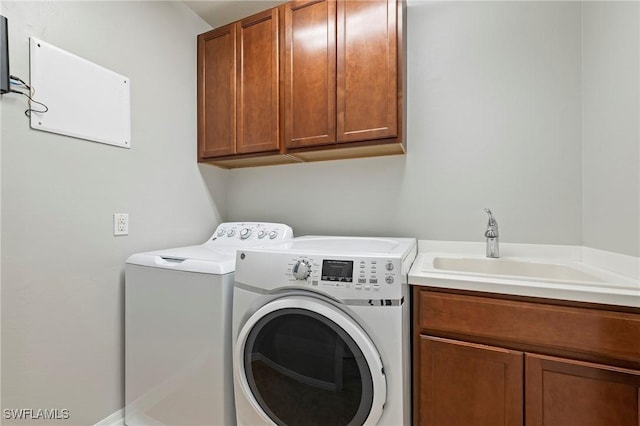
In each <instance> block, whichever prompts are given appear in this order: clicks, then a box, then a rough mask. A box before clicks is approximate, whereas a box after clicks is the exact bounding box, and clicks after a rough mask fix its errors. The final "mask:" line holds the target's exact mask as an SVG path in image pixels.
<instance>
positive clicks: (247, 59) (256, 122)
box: [236, 9, 279, 154]
mask: <svg viewBox="0 0 640 426" xmlns="http://www.w3.org/2000/svg"><path fill="white" fill-rule="evenodd" d="M236 29H237V40H238V49H239V52H238V55H237V56H236V58H237V73H238V77H237V143H236V145H237V152H238V153H239V154H245V153H253V152H265V151H274V150H277V149H278V147H279V144H278V95H279V94H278V90H279V87H278V82H279V80H278V79H279V77H278V10H277V9H270V10H267V11H265V12H262V13H259V14H257V15H254V16H251V17H249V18H246V19H243V20H242V21H240V22H239V23H238V24H237V26H236Z"/></svg>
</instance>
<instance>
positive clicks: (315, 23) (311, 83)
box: [284, 0, 336, 148]
mask: <svg viewBox="0 0 640 426" xmlns="http://www.w3.org/2000/svg"><path fill="white" fill-rule="evenodd" d="M284 10H285V61H284V84H285V94H284V96H285V113H284V114H285V117H284V120H285V129H284V132H285V133H284V134H285V136H284V137H285V143H286V145H287V146H288V147H290V148H295V147H302V146H313V145H326V144H330V143H334V142H335V141H336V33H335V31H336V30H335V23H336V3H335V0H312V1H295V2H291V3H287V4H286V5H285V8H284Z"/></svg>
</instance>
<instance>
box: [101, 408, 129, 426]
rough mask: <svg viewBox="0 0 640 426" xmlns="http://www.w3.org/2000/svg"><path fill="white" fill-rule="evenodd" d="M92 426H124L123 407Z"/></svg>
mask: <svg viewBox="0 0 640 426" xmlns="http://www.w3.org/2000/svg"><path fill="white" fill-rule="evenodd" d="M93 426H124V408H121V409H119V410H118V411H116V412H115V413H113V414H111V415H110V416H108V417H105V418H104V419H102V420H100V421H99V422H98V423H96V424H95V425H93Z"/></svg>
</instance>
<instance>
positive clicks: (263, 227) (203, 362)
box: [125, 222, 293, 426]
mask: <svg viewBox="0 0 640 426" xmlns="http://www.w3.org/2000/svg"><path fill="white" fill-rule="evenodd" d="M292 237H293V232H292V230H291V228H290V227H288V226H286V225H283V224H277V223H256V222H243V223H238V222H235V223H223V224H221V225H219V226H218V227H217V229H216V231H215V232H214V234H213V235H212V236H211V238H209V239H208V240H207V241H206V242H205V243H204V244H202V245H196V246H189V247H179V248H173V249H166V250H159V251H154V252H148V253H139V254H134V255H132V256H131V257H129V259H128V260H127V263H126V266H125V424H126V425H128V426H143V425H144V426H153V425H164V426H171V425H174V426H196V425H198V426H204V425H207V426H210V425H224V426H228V425H233V424H235V409H234V404H233V379H232V374H231V371H232V361H231V344H232V341H231V309H232V296H233V281H234V279H233V276H234V271H235V260H236V250H237V249H245V248H247V247H251V246H263V245H269V244H275V243H280V242H282V241H286V240H289V239H291V238H292Z"/></svg>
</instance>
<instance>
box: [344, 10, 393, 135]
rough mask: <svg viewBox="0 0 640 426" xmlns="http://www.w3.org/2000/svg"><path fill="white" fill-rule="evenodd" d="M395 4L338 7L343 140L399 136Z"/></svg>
mask: <svg viewBox="0 0 640 426" xmlns="http://www.w3.org/2000/svg"><path fill="white" fill-rule="evenodd" d="M397 14H398V13H397V7H396V2H395V1H394V0H374V1H371V0H363V1H353V0H351V1H349V0H345V1H339V2H338V25H337V27H338V39H337V40H338V43H337V45H338V49H337V50H338V62H337V63H338V96H337V110H338V141H340V142H353V141H363V140H370V139H383V138H391V137H396V136H398V131H397V129H398V127H399V126H398V113H399V108H398V101H399V100H401V99H402V96H401V87H399V86H398V78H399V77H398V46H397V34H398V31H397Z"/></svg>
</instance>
